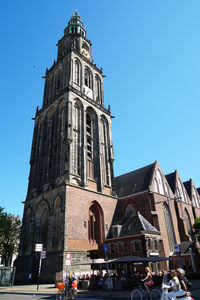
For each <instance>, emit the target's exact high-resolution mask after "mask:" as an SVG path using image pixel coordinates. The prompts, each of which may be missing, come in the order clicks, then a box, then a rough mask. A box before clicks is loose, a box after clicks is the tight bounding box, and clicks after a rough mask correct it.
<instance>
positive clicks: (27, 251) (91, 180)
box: [16, 12, 117, 282]
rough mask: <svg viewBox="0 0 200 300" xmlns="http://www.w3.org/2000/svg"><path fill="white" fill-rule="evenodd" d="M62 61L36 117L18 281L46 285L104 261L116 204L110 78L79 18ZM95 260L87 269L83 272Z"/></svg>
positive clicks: (51, 72)
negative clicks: (106, 82)
mask: <svg viewBox="0 0 200 300" xmlns="http://www.w3.org/2000/svg"><path fill="white" fill-rule="evenodd" d="M57 46H58V53H57V60H56V61H54V64H53V65H52V66H51V68H50V69H47V70H46V75H45V77H44V78H45V87H44V97H43V104H42V107H41V109H38V108H37V110H36V115H35V118H34V122H35V125H34V134H33V142H32V150H31V158H30V175H29V184H28V192H27V197H26V200H25V202H24V215H23V224H22V233H21V241H20V248H19V255H18V258H17V260H16V267H17V271H16V281H18V282H24V281H28V278H29V277H30V276H29V274H32V279H33V280H36V279H37V273H38V263H39V262H38V259H39V258H38V254H37V253H36V252H35V244H36V243H39V244H43V249H44V250H46V251H47V257H46V259H44V260H43V261H42V269H41V280H42V281H43V282H44V281H46V282H50V281H54V280H55V273H56V272H59V271H62V270H65V268H66V266H65V253H66V252H70V253H71V257H72V258H71V265H70V266H69V269H71V270H72V271H75V272H81V270H82V271H85V270H86V268H87V269H88V270H89V269H90V259H89V258H88V257H89V256H90V254H91V253H92V251H93V253H94V252H95V253H96V255H101V249H102V244H103V241H104V239H105V238H106V236H107V233H108V229H109V227H110V225H111V221H112V217H113V213H114V209H115V206H116V201H117V200H116V197H115V193H114V187H113V160H114V157H113V143H112V132H111V113H110V109H106V108H105V107H104V97H103V72H102V69H99V68H98V67H97V66H96V64H94V63H93V60H92V59H91V42H90V40H88V39H87V37H86V30H85V28H84V26H83V23H82V21H81V19H80V16H79V15H78V13H77V12H75V14H74V15H73V16H72V17H71V19H70V21H69V22H68V26H67V27H66V28H65V30H64V36H63V37H62V38H61V39H60V40H59V41H58V44H57ZM86 261H88V265H85V266H81V265H80V266H79V264H80V263H81V262H86Z"/></svg>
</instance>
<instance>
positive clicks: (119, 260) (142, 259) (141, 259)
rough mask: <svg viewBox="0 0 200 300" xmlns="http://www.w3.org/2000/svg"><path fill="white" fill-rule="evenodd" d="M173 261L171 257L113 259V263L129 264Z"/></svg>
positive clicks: (125, 257)
mask: <svg viewBox="0 0 200 300" xmlns="http://www.w3.org/2000/svg"><path fill="white" fill-rule="evenodd" d="M166 260H172V258H169V257H162V256H149V257H139V256H124V257H120V258H117V259H112V260H111V261H108V262H111V263H128V262H157V261H166Z"/></svg>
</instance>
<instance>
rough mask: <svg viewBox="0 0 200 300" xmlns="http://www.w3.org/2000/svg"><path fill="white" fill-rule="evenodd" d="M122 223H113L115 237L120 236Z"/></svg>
mask: <svg viewBox="0 0 200 300" xmlns="http://www.w3.org/2000/svg"><path fill="white" fill-rule="evenodd" d="M121 229H122V225H113V226H112V232H113V237H119V236H120V233H121Z"/></svg>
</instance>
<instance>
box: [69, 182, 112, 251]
mask: <svg viewBox="0 0 200 300" xmlns="http://www.w3.org/2000/svg"><path fill="white" fill-rule="evenodd" d="M94 201H96V202H97V203H98V204H99V205H100V207H101V208H102V211H103V223H104V231H105V237H106V235H107V233H108V230H106V229H105V225H106V224H107V225H108V229H109V227H110V225H111V222H112V218H113V214H114V211H115V207H116V203H117V199H116V198H114V197H110V196H106V195H104V194H100V193H95V192H93V191H89V190H86V189H82V188H78V187H75V186H70V185H68V186H67V188H66V222H65V246H64V248H65V250H66V251H76V250H79V251H87V250H92V249H97V248H98V246H97V244H90V243H89V240H88V220H89V208H90V206H91V205H92V203H93V202H94ZM84 222H86V228H85V226H84Z"/></svg>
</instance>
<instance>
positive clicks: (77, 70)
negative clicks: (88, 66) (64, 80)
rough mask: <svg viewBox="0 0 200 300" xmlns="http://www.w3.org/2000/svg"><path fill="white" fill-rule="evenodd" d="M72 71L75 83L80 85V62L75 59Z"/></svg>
mask: <svg viewBox="0 0 200 300" xmlns="http://www.w3.org/2000/svg"><path fill="white" fill-rule="evenodd" d="M74 73H75V78H74V81H75V83H76V84H77V85H80V63H79V62H78V61H77V60H75V62H74Z"/></svg>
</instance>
